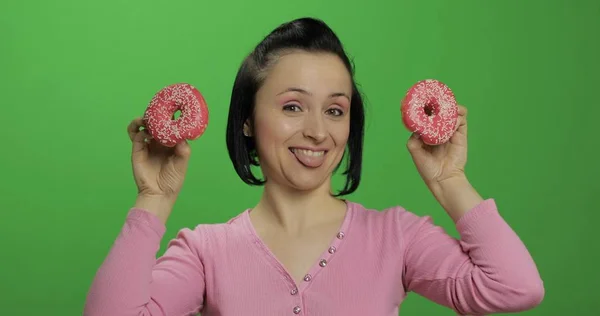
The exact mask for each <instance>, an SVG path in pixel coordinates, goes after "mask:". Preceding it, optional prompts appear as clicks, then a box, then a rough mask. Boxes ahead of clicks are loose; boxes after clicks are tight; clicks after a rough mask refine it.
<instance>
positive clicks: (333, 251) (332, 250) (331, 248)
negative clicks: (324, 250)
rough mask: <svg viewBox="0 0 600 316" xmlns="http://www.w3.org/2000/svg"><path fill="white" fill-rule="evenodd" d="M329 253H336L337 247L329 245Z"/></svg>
mask: <svg viewBox="0 0 600 316" xmlns="http://www.w3.org/2000/svg"><path fill="white" fill-rule="evenodd" d="M329 253H330V254H334V253H335V247H334V246H331V247H329Z"/></svg>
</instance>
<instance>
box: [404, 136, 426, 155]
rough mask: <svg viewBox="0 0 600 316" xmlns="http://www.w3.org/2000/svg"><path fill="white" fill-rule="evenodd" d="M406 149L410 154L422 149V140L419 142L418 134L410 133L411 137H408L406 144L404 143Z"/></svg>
mask: <svg viewBox="0 0 600 316" xmlns="http://www.w3.org/2000/svg"><path fill="white" fill-rule="evenodd" d="M406 147H408V150H409V151H410V152H411V153H413V152H416V151H418V150H422V149H423V140H421V137H419V134H417V133H412V135H410V138H409V139H408V142H407V143H406Z"/></svg>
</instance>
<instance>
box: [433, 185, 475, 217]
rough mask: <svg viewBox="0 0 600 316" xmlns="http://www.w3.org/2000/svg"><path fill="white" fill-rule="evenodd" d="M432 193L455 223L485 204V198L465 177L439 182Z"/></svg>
mask: <svg viewBox="0 0 600 316" xmlns="http://www.w3.org/2000/svg"><path fill="white" fill-rule="evenodd" d="M432 191H433V194H434V196H435V198H436V199H437V200H438V202H439V203H440V205H441V206H442V207H443V208H444V210H445V211H446V213H448V215H449V216H450V217H451V218H452V220H453V221H454V222H455V223H456V222H458V220H459V219H460V218H461V217H462V216H463V215H464V214H466V213H467V212H468V211H469V210H471V209H473V208H474V207H475V206H477V205H478V204H480V203H481V202H483V198H482V197H481V196H480V195H479V193H477V191H476V190H475V188H473V186H472V185H471V183H470V182H469V180H468V179H467V178H466V176H464V175H461V176H456V177H453V178H448V179H445V180H443V181H440V182H437V183H436V185H435V186H433V189H432Z"/></svg>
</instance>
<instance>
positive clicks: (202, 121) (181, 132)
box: [143, 83, 208, 147]
mask: <svg viewBox="0 0 600 316" xmlns="http://www.w3.org/2000/svg"><path fill="white" fill-rule="evenodd" d="M177 111H180V112H181V115H180V116H179V117H178V118H175V113H176V112H177ZM143 120H144V125H145V127H146V129H147V130H148V131H149V132H150V135H152V137H153V138H154V139H155V140H157V141H158V142H160V143H161V144H162V145H164V146H167V147H173V146H175V145H177V144H178V143H180V142H181V141H183V140H186V139H187V140H194V139H197V138H198V137H200V136H202V134H203V133H204V131H205V130H206V127H207V125H208V106H207V105H206V101H205V100H204V97H202V94H201V93H200V92H199V91H198V90H197V89H196V88H195V87H193V86H192V85H190V84H187V83H177V84H173V85H169V86H167V87H165V88H163V89H161V90H160V91H158V92H157V93H156V94H155V95H154V97H153V98H152V100H151V101H150V104H149V105H148V107H147V108H146V111H145V113H144V117H143Z"/></svg>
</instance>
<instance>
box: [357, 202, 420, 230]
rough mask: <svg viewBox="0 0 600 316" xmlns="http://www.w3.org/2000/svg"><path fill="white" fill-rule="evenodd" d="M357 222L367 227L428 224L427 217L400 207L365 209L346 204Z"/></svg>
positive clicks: (360, 206)
mask: <svg viewBox="0 0 600 316" xmlns="http://www.w3.org/2000/svg"><path fill="white" fill-rule="evenodd" d="M348 203H349V205H351V207H352V210H353V213H354V217H355V218H356V220H357V221H358V222H362V223H364V224H368V225H378V226H379V225H382V224H386V225H393V226H399V227H404V228H408V227H411V226H419V225H422V224H424V223H427V222H430V221H431V217H430V216H429V215H418V214H416V213H414V212H412V211H409V210H407V209H406V208H405V207H403V206H402V205H390V206H386V207H382V208H373V207H367V206H365V205H363V204H361V203H358V202H351V201H349V202H348Z"/></svg>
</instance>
